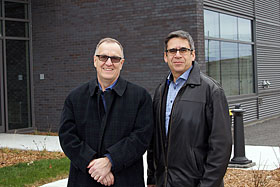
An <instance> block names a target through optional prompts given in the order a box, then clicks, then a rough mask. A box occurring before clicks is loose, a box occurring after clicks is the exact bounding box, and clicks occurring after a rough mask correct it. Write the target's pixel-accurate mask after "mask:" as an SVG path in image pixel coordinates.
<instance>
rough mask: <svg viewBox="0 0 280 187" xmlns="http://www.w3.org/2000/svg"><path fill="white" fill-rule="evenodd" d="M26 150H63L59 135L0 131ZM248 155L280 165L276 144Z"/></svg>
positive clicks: (55, 186) (52, 186) (9, 143)
mask: <svg viewBox="0 0 280 187" xmlns="http://www.w3.org/2000/svg"><path fill="white" fill-rule="evenodd" d="M4 147H8V148H14V149H24V150H44V149H45V150H47V151H62V149H61V147H60V144H59V139H58V137H57V136H39V135H23V134H4V133H0V148H4ZM245 150H246V157H247V158H248V159H249V160H252V161H253V162H255V163H256V166H254V167H252V168H248V169H249V170H252V169H256V170H257V169H261V170H262V169H264V170H274V169H276V168H279V167H280V149H279V147H276V146H274V147H273V146H253V145H246V147H245ZM146 168H147V165H146V155H144V171H145V180H146ZM66 186H67V179H63V180H59V181H56V182H53V183H49V184H45V185H43V186H42V187H66Z"/></svg>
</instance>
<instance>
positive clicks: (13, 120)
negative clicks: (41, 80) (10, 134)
mask: <svg viewBox="0 0 280 187" xmlns="http://www.w3.org/2000/svg"><path fill="white" fill-rule="evenodd" d="M6 48H7V50H6V54H7V55H6V59H7V92H8V93H7V95H8V122H9V124H8V126H9V130H11V129H18V128H27V127H31V119H30V95H29V93H30V87H29V55H28V54H29V51H28V50H29V46H28V41H19V40H6Z"/></svg>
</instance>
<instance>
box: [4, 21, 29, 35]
mask: <svg viewBox="0 0 280 187" xmlns="http://www.w3.org/2000/svg"><path fill="white" fill-rule="evenodd" d="M6 36H16V37H28V23H24V22H16V21H6Z"/></svg>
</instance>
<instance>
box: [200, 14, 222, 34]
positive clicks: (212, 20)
mask: <svg viewBox="0 0 280 187" xmlns="http://www.w3.org/2000/svg"><path fill="white" fill-rule="evenodd" d="M204 35H205V36H210V37H216V38H219V37H220V33H219V14H218V13H217V12H213V11H209V10H204Z"/></svg>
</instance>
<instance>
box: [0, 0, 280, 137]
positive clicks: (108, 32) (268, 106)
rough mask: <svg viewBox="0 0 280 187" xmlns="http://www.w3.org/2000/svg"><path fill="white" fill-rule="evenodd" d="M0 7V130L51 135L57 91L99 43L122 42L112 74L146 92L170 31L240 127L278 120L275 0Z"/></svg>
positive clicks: (69, 84) (6, 3)
mask: <svg viewBox="0 0 280 187" xmlns="http://www.w3.org/2000/svg"><path fill="white" fill-rule="evenodd" d="M0 2H1V3H0V6H1V7H0V73H1V76H0V88H1V89H0V92H1V100H0V110H1V115H0V132H15V131H17V132H21V131H29V130H34V129H35V130H40V131H57V130H58V128H59V119H60V113H61V111H62V107H63V103H64V100H65V98H66V96H67V94H68V93H69V92H70V91H71V90H72V89H74V88H75V87H77V86H79V85H80V84H82V83H84V82H86V81H88V80H90V79H92V78H94V77H95V75H96V72H95V69H94V67H93V64H92V56H93V53H94V50H95V46H96V44H97V42H98V41H99V40H100V39H101V38H103V37H113V38H116V39H117V40H119V41H120V42H121V43H122V44H123V46H124V53H125V59H126V61H125V64H124V67H123V70H122V73H121V76H123V77H124V78H125V79H127V80H129V81H131V82H134V83H136V84H139V85H141V86H143V87H145V88H146V89H147V90H148V91H149V93H150V94H151V95H153V92H154V90H155V87H156V86H157V84H158V83H159V82H160V81H161V80H162V79H163V78H164V77H165V76H166V75H167V73H168V67H167V65H166V64H165V63H164V61H163V48H164V38H165V37H166V35H167V34H168V33H169V32H171V31H174V30H179V29H182V30H186V31H188V32H190V34H191V35H192V36H193V38H194V41H195V47H196V57H197V58H196V60H197V61H198V62H199V64H200V66H201V69H202V71H203V72H205V73H206V74H208V75H209V76H211V77H213V78H214V79H216V80H218V81H219V82H220V83H221V84H222V86H223V88H224V90H225V92H226V95H227V98H228V102H229V104H230V108H234V106H235V105H236V104H241V106H242V108H243V109H244V110H245V111H246V112H245V114H244V120H245V122H252V121H256V120H261V119H265V118H270V117H273V116H275V115H279V114H280V108H279V104H280V38H279V36H280V2H279V0H270V1H269V0H244V1H242V2H240V1H237V0H231V1H229V0H219V1H218V0H204V1H202V0H188V1H186V0H176V1H159V0H156V1H148V0H138V1H136V0H131V1H124V0H119V1H92V0H74V1H69V0H68V1H67V0H58V1H53V0H1V1H0Z"/></svg>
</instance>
